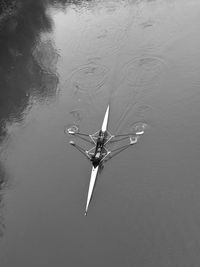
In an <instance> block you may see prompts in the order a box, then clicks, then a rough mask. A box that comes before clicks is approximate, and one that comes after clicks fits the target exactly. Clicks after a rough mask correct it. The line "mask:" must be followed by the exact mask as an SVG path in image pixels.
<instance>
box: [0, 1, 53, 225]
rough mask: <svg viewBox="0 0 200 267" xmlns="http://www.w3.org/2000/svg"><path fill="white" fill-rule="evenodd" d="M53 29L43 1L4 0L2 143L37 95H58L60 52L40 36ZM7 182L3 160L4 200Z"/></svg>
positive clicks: (0, 25) (0, 30)
mask: <svg viewBox="0 0 200 267" xmlns="http://www.w3.org/2000/svg"><path fill="white" fill-rule="evenodd" d="M51 30H52V21H51V19H50V17H49V16H48V14H47V13H46V4H44V2H43V1H18V2H17V1H1V3H0V141H1V144H0V146H2V145H3V144H2V143H3V141H4V140H5V137H6V136H7V124H8V123H9V124H12V122H14V123H16V122H17V123H20V122H22V121H23V119H24V118H25V116H26V114H27V111H28V110H29V109H30V108H31V105H32V103H33V99H34V101H40V102H43V101H46V100H48V99H49V98H52V99H53V98H54V97H55V94H56V90H57V84H58V77H57V74H56V64H57V60H58V53H57V51H56V49H55V47H54V46H53V43H52V41H51V40H50V39H49V40H45V41H42V40H40V35H41V34H42V33H44V32H50V31H51ZM5 184H6V171H5V170H4V169H3V165H2V164H1V165H0V191H1V192H0V197H1V199H0V202H1V203H2V198H3V188H4V187H5ZM0 206H1V204H0ZM0 220H1V217H0Z"/></svg>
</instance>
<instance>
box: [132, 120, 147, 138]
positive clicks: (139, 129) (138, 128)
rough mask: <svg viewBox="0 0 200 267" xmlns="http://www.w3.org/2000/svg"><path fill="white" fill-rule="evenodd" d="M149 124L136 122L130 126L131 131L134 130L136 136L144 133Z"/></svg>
mask: <svg viewBox="0 0 200 267" xmlns="http://www.w3.org/2000/svg"><path fill="white" fill-rule="evenodd" d="M147 127H148V125H147V124H146V123H144V122H136V123H134V124H132V125H131V126H130V132H133V133H134V134H135V135H136V136H140V135H143V134H144V132H145V130H146V129H147Z"/></svg>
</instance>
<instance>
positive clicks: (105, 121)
mask: <svg viewBox="0 0 200 267" xmlns="http://www.w3.org/2000/svg"><path fill="white" fill-rule="evenodd" d="M109 111H110V107H109V105H108V107H107V110H106V113H105V116H104V119H103V123H102V127H101V131H102V132H103V133H104V134H105V133H106V131H107V127H108V118H109ZM98 171H99V165H98V166H96V167H94V166H93V167H92V172H91V176H90V184H89V189H88V196H87V203H86V208H85V215H87V211H88V207H89V204H90V201H91V198H92V194H93V191H94V186H95V182H96V178H97V175H98Z"/></svg>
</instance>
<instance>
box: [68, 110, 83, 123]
mask: <svg viewBox="0 0 200 267" xmlns="http://www.w3.org/2000/svg"><path fill="white" fill-rule="evenodd" d="M70 115H72V117H73V119H74V122H76V123H80V122H81V121H82V119H83V118H82V115H81V111H80V110H78V109H77V110H72V111H71V112H70Z"/></svg>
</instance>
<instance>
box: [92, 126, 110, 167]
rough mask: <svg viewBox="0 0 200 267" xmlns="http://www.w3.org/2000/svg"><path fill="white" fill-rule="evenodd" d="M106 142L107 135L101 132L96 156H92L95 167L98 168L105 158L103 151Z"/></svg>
mask: <svg viewBox="0 0 200 267" xmlns="http://www.w3.org/2000/svg"><path fill="white" fill-rule="evenodd" d="M105 141H106V134H105V132H103V131H102V130H100V131H99V136H98V138H97V142H96V149H95V152H94V154H93V155H92V156H91V161H92V164H93V166H94V167H95V168H96V167H97V166H98V165H99V164H100V163H101V160H102V158H103V154H102V149H103V146H104V144H105Z"/></svg>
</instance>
